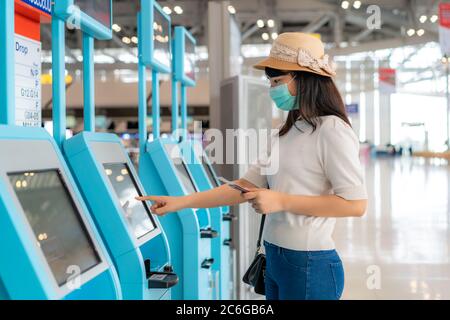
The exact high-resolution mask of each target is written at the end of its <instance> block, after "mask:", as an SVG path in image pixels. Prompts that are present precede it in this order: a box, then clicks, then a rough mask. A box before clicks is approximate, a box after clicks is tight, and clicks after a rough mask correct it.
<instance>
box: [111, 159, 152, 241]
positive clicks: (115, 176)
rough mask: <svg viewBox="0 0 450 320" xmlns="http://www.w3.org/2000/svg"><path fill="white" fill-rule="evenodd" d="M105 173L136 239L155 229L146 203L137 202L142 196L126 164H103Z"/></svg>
mask: <svg viewBox="0 0 450 320" xmlns="http://www.w3.org/2000/svg"><path fill="white" fill-rule="evenodd" d="M103 167H104V168H105V173H106V175H107V176H108V178H109V181H110V182H111V185H112V186H113V189H114V191H115V193H116V195H117V198H118V199H119V201H120V205H121V207H122V209H123V214H124V217H125V219H126V220H127V222H128V224H129V225H130V227H131V229H132V230H133V233H134V236H135V237H136V239H141V238H142V237H144V236H145V235H147V234H149V233H150V232H152V231H153V230H155V229H156V228H157V225H156V223H155V221H154V219H153V217H152V215H151V213H150V209H149V207H148V205H147V203H146V202H141V201H137V200H136V197H140V196H142V193H141V192H139V187H138V185H137V183H136V180H135V179H134V177H133V176H132V175H131V173H130V172H131V171H130V169H129V168H128V164H126V163H107V164H104V165H103Z"/></svg>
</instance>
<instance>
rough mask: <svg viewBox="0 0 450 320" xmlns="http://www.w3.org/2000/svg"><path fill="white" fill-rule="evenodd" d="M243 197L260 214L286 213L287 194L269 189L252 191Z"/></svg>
mask: <svg viewBox="0 0 450 320" xmlns="http://www.w3.org/2000/svg"><path fill="white" fill-rule="evenodd" d="M249 191H250V192H248V193H244V194H243V195H242V196H243V197H244V198H245V199H246V200H247V201H248V202H249V203H251V205H252V207H253V209H255V211H256V212H257V213H260V214H270V213H275V212H280V211H285V194H284V193H281V192H276V191H272V190H268V189H250V190H249Z"/></svg>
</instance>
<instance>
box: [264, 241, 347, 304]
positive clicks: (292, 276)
mask: <svg viewBox="0 0 450 320" xmlns="http://www.w3.org/2000/svg"><path fill="white" fill-rule="evenodd" d="M264 246H265V248H266V259H267V265H266V276H265V284H266V299H267V300H339V299H340V297H341V296H342V292H343V290H344V268H343V266H342V261H341V259H340V258H339V255H338V254H337V252H336V250H326V251H294V250H289V249H285V248H281V247H278V246H276V245H273V244H271V243H268V242H266V241H265V242H264Z"/></svg>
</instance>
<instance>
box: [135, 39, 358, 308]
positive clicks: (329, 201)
mask: <svg viewBox="0 0 450 320" xmlns="http://www.w3.org/2000/svg"><path fill="white" fill-rule="evenodd" d="M255 67H256V68H258V69H262V70H265V72H266V75H267V77H268V78H269V80H270V84H271V89H270V95H271V97H272V99H273V101H274V102H275V104H276V105H277V107H278V108H280V109H282V110H285V111H289V115H288V118H287V121H286V123H285V124H284V125H283V127H282V128H281V130H280V133H279V136H278V137H277V138H276V139H275V142H274V143H276V144H278V145H277V150H279V157H277V156H278V155H270V157H269V159H270V161H278V162H279V170H278V172H277V173H276V174H271V175H266V174H264V167H263V166H261V165H254V166H252V167H251V168H250V170H249V171H248V172H247V174H246V175H245V176H244V177H243V178H242V179H240V180H238V181H236V183H237V184H239V185H241V186H243V187H245V188H247V189H249V190H250V191H251V192H249V193H247V194H242V195H241V194H240V193H239V192H238V191H236V190H234V189H232V188H230V187H229V186H227V185H224V186H221V187H219V188H216V189H213V190H210V191H207V192H202V193H196V194H192V195H189V196H185V197H142V198H139V200H151V201H153V202H154V205H153V206H152V211H153V212H154V213H156V214H158V215H164V214H166V213H169V212H175V211H178V210H180V209H183V208H188V207H190V208H210V207H219V206H225V205H235V204H239V203H244V202H249V203H250V204H251V205H252V206H253V208H254V209H255V210H256V212H258V213H260V214H264V215H267V219H266V225H265V230H264V239H265V242H264V244H265V251H266V256H267V269H266V278H265V284H266V297H267V299H269V300H277V299H282V300H285V299H289V300H292V299H294V300H299V299H300V300H303V299H314V300H317V299H327V300H337V299H339V298H340V297H341V295H342V291H343V288H344V269H343V266H342V262H341V260H340V258H339V255H338V254H337V252H336V250H335V246H334V242H333V240H332V232H333V229H334V225H335V221H336V218H344V217H361V216H363V215H364V213H365V211H366V207H367V194H366V190H365V186H364V179H363V171H362V168H361V165H360V162H359V142H358V139H357V138H356V136H355V134H354V132H353V130H352V128H351V125H350V121H349V119H348V118H347V115H346V112H345V106H344V103H343V101H342V98H341V96H340V94H339V92H338V90H337V88H336V86H335V84H334V82H333V80H332V77H333V76H334V75H335V72H334V68H333V65H332V64H330V63H329V61H328V57H327V56H326V55H325V54H324V47H323V44H322V42H321V41H320V40H319V39H317V38H315V37H312V36H310V35H307V34H302V33H285V34H281V35H280V36H279V37H278V38H277V40H276V41H275V43H274V45H273V48H272V50H271V54H270V57H269V58H267V59H265V60H264V61H262V62H261V63H259V64H258V65H256V66H255ZM273 150H275V149H274V148H273ZM276 157H277V159H278V160H275V158H276Z"/></svg>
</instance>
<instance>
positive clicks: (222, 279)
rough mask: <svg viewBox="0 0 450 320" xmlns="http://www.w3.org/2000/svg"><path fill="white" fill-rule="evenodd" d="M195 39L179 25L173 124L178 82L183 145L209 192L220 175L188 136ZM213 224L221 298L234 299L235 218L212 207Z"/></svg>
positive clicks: (190, 165) (191, 166) (175, 43)
mask: <svg viewBox="0 0 450 320" xmlns="http://www.w3.org/2000/svg"><path fill="white" fill-rule="evenodd" d="M195 45H196V43H195V39H194V38H193V37H192V35H191V34H190V33H189V32H188V31H187V30H186V28H184V27H181V26H179V27H176V28H175V31H174V37H173V47H174V50H173V73H172V103H173V110H174V113H173V118H172V120H173V122H172V127H173V128H176V127H177V124H178V84H180V87H181V88H180V91H181V137H182V139H181V143H180V148H181V151H182V154H183V158H184V161H185V163H186V164H187V167H188V169H189V171H190V173H191V174H192V177H193V179H194V181H195V182H196V184H197V186H198V191H207V190H210V189H212V188H215V187H218V186H220V183H219V180H218V179H217V175H216V173H215V171H214V169H213V167H212V164H211V162H210V161H209V159H208V156H207V155H206V153H205V152H204V151H203V147H202V145H201V142H199V141H195V140H192V139H188V135H187V92H186V91H187V87H192V86H195V84H196V78H195V67H196V53H195ZM209 212H210V217H211V226H212V228H213V229H214V230H219V236H218V237H216V238H214V239H213V240H212V252H213V258H214V260H215V263H214V265H213V270H214V271H215V277H216V284H217V286H218V287H217V288H216V290H217V297H218V299H220V300H230V299H232V290H233V283H232V273H231V270H232V261H233V259H232V251H231V237H230V229H231V221H232V216H231V215H230V214H229V213H228V212H229V208H228V207H224V208H210V209H209Z"/></svg>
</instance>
